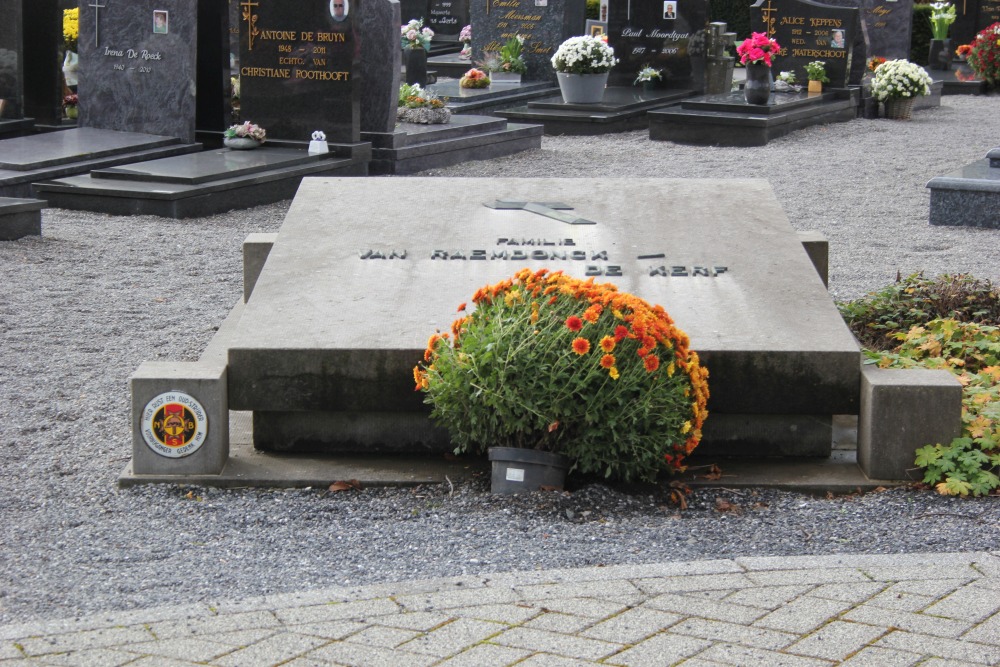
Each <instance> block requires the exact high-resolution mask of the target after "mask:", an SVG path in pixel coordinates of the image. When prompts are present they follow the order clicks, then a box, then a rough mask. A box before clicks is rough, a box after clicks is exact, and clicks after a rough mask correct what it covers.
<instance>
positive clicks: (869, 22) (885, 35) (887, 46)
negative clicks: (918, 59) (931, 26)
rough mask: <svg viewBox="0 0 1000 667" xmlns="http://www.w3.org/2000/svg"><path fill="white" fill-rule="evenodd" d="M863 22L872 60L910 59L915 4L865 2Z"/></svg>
mask: <svg viewBox="0 0 1000 667" xmlns="http://www.w3.org/2000/svg"><path fill="white" fill-rule="evenodd" d="M861 19H862V22H861V29H862V30H863V31H864V35H865V44H866V45H867V47H868V57H869V58H870V57H872V56H880V57H882V58H885V59H886V60H897V59H900V58H903V59H908V58H909V57H910V37H911V34H912V32H913V0H861Z"/></svg>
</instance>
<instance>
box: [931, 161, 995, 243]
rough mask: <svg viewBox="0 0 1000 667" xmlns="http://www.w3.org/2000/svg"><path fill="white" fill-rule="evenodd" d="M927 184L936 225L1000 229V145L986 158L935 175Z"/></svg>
mask: <svg viewBox="0 0 1000 667" xmlns="http://www.w3.org/2000/svg"><path fill="white" fill-rule="evenodd" d="M927 187H928V189H930V191H931V202H930V223H931V224H932V225H948V226H965V227H989V228H993V229H1000V148H994V149H993V150H991V151H990V152H989V153H987V154H986V157H985V158H983V159H982V160H977V161H976V162H973V163H972V164H968V165H966V166H964V167H962V168H961V169H958V170H957V171H953V172H951V173H950V174H945V175H944V176H936V177H934V178H932V179H931V180H930V181H928V183H927Z"/></svg>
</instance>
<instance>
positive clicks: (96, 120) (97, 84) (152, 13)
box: [78, 0, 198, 141]
mask: <svg viewBox="0 0 1000 667" xmlns="http://www.w3.org/2000/svg"><path fill="white" fill-rule="evenodd" d="M197 18H198V2H197V0H129V1H128V2H124V1H122V0H85V1H81V3H80V37H79V42H78V48H79V49H80V84H79V88H78V90H79V95H80V119H79V124H80V126H81V127H93V128H99V129H105V130H119V131H123V132H143V133H146V134H158V135H164V136H173V137H178V138H180V139H183V140H184V141H193V140H194V130H195V95H196V91H197V83H196V81H197V73H196V66H197V62H196V60H197V59H196V45H197V43H198V37H197V35H198V22H197Z"/></svg>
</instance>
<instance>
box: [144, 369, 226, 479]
mask: <svg viewBox="0 0 1000 667" xmlns="http://www.w3.org/2000/svg"><path fill="white" fill-rule="evenodd" d="M129 385H130V388H131V392H132V474H134V475H156V476H169V475H218V474H219V473H221V472H222V469H223V468H225V466H226V462H227V461H228V460H229V407H228V405H229V395H228V388H227V377H226V366H225V365H224V364H219V363H204V362H170V361H146V362H143V363H142V364H141V365H140V366H139V368H138V369H137V370H136V371H135V373H133V374H132V377H131V378H129ZM166 393H178V394H180V393H183V394H187V395H188V396H190V397H192V398H194V399H195V400H196V401H198V403H200V404H201V406H202V407H203V408H204V411H205V416H206V417H207V430H206V432H205V438H204V442H203V444H202V445H201V446H200V447H199V448H198V449H197V450H196V451H194V452H193V453H191V454H190V455H187V456H182V457H178V458H171V457H169V456H164V455H161V454H158V453H157V452H155V451H154V450H153V449H152V448H151V447H150V446H149V445H148V444H147V443H146V440H145V439H144V437H143V429H144V414H143V413H144V410H145V408H146V406H147V405H148V404H149V402H150V401H152V400H153V399H154V398H156V397H159V396H161V395H162V394H166ZM203 425H204V422H203V421H199V423H198V427H199V428H201V427H202V426H203ZM147 426H148V425H147Z"/></svg>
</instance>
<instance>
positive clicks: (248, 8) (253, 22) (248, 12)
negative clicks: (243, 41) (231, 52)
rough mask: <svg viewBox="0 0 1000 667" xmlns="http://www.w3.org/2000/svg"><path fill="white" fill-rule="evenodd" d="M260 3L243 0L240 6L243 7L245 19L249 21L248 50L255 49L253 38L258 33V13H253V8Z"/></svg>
mask: <svg viewBox="0 0 1000 667" xmlns="http://www.w3.org/2000/svg"><path fill="white" fill-rule="evenodd" d="M259 5H260V3H258V2H254V1H253V0H243V1H242V2H241V3H240V6H241V7H242V8H243V20H244V21H246V22H247V50H249V51H253V38H254V35H255V34H256V33H257V30H256V28H257V15H256V14H254V13H253V8H254V7H257V6H259Z"/></svg>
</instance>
